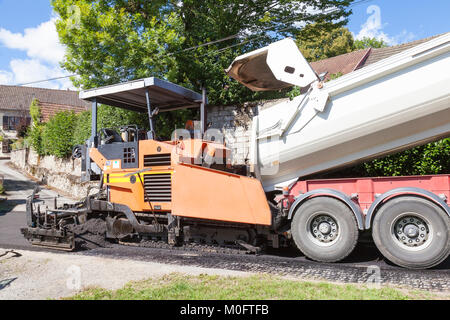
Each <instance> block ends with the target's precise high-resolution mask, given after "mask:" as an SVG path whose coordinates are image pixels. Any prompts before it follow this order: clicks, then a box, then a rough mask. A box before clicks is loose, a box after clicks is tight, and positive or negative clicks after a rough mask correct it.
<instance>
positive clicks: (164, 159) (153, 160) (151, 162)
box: [144, 153, 170, 167]
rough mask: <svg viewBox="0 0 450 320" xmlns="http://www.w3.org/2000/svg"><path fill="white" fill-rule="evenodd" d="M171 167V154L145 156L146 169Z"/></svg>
mask: <svg viewBox="0 0 450 320" xmlns="http://www.w3.org/2000/svg"><path fill="white" fill-rule="evenodd" d="M154 166H170V153H160V154H148V155H144V167H154Z"/></svg>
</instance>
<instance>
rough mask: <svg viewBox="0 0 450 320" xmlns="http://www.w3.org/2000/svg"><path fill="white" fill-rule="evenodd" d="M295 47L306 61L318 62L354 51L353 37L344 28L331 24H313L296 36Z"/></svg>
mask: <svg viewBox="0 0 450 320" xmlns="http://www.w3.org/2000/svg"><path fill="white" fill-rule="evenodd" d="M296 39H297V40H296V42H297V45H298V47H299V49H300V51H301V52H302V54H303V56H304V57H305V59H306V60H308V61H310V62H312V61H318V60H322V59H326V58H331V57H335V56H338V55H341V54H344V53H348V52H351V51H353V50H354V44H353V35H352V33H351V32H350V31H349V30H348V29H347V28H345V27H337V26H336V25H334V24H332V23H314V24H311V25H308V26H306V27H305V28H303V29H302V30H301V31H300V32H299V33H298V34H297V36H296Z"/></svg>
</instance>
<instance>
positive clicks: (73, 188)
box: [11, 148, 97, 199]
mask: <svg viewBox="0 0 450 320" xmlns="http://www.w3.org/2000/svg"><path fill="white" fill-rule="evenodd" d="M11 162H12V163H13V164H14V165H15V166H16V167H18V168H19V169H21V170H23V171H25V172H27V173H28V174H30V175H31V176H33V177H35V178H36V179H38V180H40V181H41V182H42V183H43V184H46V185H48V186H50V187H52V188H56V189H58V190H61V191H63V192H64V193H65V194H67V195H69V196H71V197H73V198H76V199H81V198H83V197H84V196H86V192H87V188H88V186H89V185H96V184H97V183H83V184H81V183H80V177H81V159H74V160H72V159H58V158H56V157H55V156H45V157H40V156H39V155H38V154H37V153H36V152H34V151H33V150H32V149H28V148H26V149H20V150H13V151H11Z"/></svg>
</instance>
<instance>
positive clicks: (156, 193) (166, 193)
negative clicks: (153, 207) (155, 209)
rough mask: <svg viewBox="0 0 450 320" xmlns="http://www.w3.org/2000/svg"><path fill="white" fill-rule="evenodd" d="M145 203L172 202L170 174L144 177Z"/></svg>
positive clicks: (146, 175)
mask: <svg viewBox="0 0 450 320" xmlns="http://www.w3.org/2000/svg"><path fill="white" fill-rule="evenodd" d="M144 188H145V194H144V195H145V201H151V202H170V201H171V200H172V177H171V174H170V173H157V174H145V175H144Z"/></svg>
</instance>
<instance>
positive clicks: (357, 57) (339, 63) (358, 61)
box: [311, 34, 442, 80]
mask: <svg viewBox="0 0 450 320" xmlns="http://www.w3.org/2000/svg"><path fill="white" fill-rule="evenodd" d="M441 35H442V34H438V35H435V36H432V37H429V38H425V39H420V40H416V41H412V42H408V43H404V44H399V45H396V46H392V47H384V48H368V49H362V50H358V51H353V52H350V53H346V54H341V55H339V56H336V57H332V58H328V59H323V60H320V61H315V62H312V63H311V66H312V68H313V69H314V71H315V72H316V73H317V74H321V73H323V72H328V73H327V75H326V77H325V80H329V79H330V76H331V75H332V74H336V73H339V72H340V73H342V75H344V74H347V73H350V72H352V71H355V70H357V69H361V68H363V67H365V66H368V65H371V64H373V63H375V62H378V61H380V60H383V59H386V58H389V57H390V56H392V55H394V54H397V53H400V52H402V51H404V50H407V49H410V48H412V47H415V46H417V45H419V44H421V43H424V42H427V41H430V40H431V39H434V38H436V37H439V36H441Z"/></svg>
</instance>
